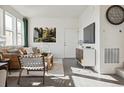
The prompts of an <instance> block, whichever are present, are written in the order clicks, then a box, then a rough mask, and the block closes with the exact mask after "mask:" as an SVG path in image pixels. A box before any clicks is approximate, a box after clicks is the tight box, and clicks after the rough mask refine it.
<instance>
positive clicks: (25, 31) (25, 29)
mask: <svg viewBox="0 0 124 93" xmlns="http://www.w3.org/2000/svg"><path fill="white" fill-rule="evenodd" d="M23 23H24V47H28V19H27V18H23Z"/></svg>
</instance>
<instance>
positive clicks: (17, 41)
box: [5, 12, 24, 46]
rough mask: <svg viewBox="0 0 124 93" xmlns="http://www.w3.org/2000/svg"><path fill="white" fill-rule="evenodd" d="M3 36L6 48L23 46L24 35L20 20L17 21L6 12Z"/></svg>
mask: <svg viewBox="0 0 124 93" xmlns="http://www.w3.org/2000/svg"><path fill="white" fill-rule="evenodd" d="M5 36H6V44H5V45H6V46H22V45H23V40H24V35H23V23H22V20H20V19H17V18H16V17H15V16H13V15H11V14H10V13H8V12H5Z"/></svg>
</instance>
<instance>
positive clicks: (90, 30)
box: [83, 23, 95, 44]
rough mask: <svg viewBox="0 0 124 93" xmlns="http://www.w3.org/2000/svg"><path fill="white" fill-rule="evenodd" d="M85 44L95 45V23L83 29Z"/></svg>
mask: <svg viewBox="0 0 124 93" xmlns="http://www.w3.org/2000/svg"><path fill="white" fill-rule="evenodd" d="M83 36H84V38H83V39H84V43H86V44H94V43H95V23H92V24H90V25H88V26H87V27H85V28H84V29H83Z"/></svg>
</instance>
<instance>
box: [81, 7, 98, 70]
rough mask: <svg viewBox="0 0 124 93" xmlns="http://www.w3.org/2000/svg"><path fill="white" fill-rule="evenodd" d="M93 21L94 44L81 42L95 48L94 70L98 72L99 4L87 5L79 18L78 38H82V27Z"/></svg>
mask: <svg viewBox="0 0 124 93" xmlns="http://www.w3.org/2000/svg"><path fill="white" fill-rule="evenodd" d="M93 22H95V44H83V46H91V47H92V48H95V49H96V66H95V68H94V69H95V70H96V71H97V72H100V44H99V43H100V6H88V7H87V9H85V11H84V12H83V13H82V15H81V16H80V18H79V40H83V28H84V27H86V26H88V25H89V24H91V23H93Z"/></svg>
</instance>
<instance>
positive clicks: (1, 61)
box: [0, 58, 11, 74]
mask: <svg viewBox="0 0 124 93" xmlns="http://www.w3.org/2000/svg"><path fill="white" fill-rule="evenodd" d="M0 63H7V64H8V70H9V68H10V59H9V58H4V59H1V60H0ZM8 72H9V74H11V72H10V71H8Z"/></svg>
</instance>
